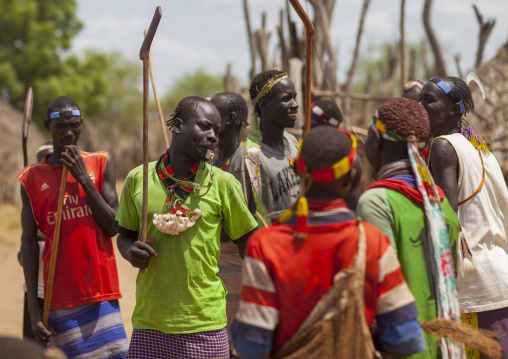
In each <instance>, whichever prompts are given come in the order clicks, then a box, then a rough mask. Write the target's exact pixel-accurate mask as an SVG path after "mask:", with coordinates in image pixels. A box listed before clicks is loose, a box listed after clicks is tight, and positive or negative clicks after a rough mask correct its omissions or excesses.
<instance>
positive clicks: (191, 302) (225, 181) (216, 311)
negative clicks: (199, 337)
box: [116, 162, 257, 334]
mask: <svg viewBox="0 0 508 359" xmlns="http://www.w3.org/2000/svg"><path fill="white" fill-rule="evenodd" d="M210 168H211V166H210V165H209V164H208V163H204V162H202V163H200V164H199V168H198V171H197V173H196V178H195V182H196V183H199V184H202V185H204V186H206V185H207V184H208V181H209V178H210ZM142 189H143V169H142V166H139V167H137V168H135V169H133V170H132V171H131V172H130V173H129V174H128V175H127V178H126V180H125V184H124V187H123V190H122V196H121V200H120V204H119V206H118V212H117V215H116V220H117V221H118V223H119V225H120V226H121V227H123V228H126V229H128V230H131V231H136V232H140V229H141V211H142V201H143V198H142V197H143V194H142V193H143V191H142ZM206 191H207V189H206V188H202V189H195V190H193V191H192V193H191V194H190V195H189V197H188V198H187V199H186V200H185V201H184V202H182V207H184V208H188V209H190V210H191V211H193V210H195V209H196V208H199V209H200V210H201V217H200V218H198V220H197V221H196V223H195V224H194V226H193V227H190V228H189V229H187V230H186V231H184V232H181V233H180V234H178V235H176V236H172V235H169V234H165V233H162V232H160V231H159V230H158V229H157V228H156V227H155V226H154V225H153V223H152V220H153V215H154V213H158V214H160V213H161V212H162V209H163V206H164V203H165V201H166V196H167V195H168V194H169V190H168V189H167V188H166V187H165V186H164V184H163V183H162V181H161V180H160V179H159V177H158V176H157V173H156V171H155V162H151V163H149V165H148V230H147V238H150V237H152V236H155V237H156V242H155V244H154V245H153V248H154V250H155V251H156V252H157V257H153V258H152V259H151V262H150V265H149V267H148V268H147V269H146V270H145V272H144V273H140V274H138V277H137V279H136V307H135V308H134V313H133V316H132V322H133V327H134V328H135V329H153V330H158V331H161V332H163V333H167V334H173V333H175V334H176V333H178V334H183V333H196V332H203V331H208V330H218V329H222V328H224V327H225V326H226V324H227V320H226V300H225V296H226V288H225V286H224V284H223V283H222V281H221V280H220V279H219V278H218V277H217V272H218V271H219V268H218V266H217V261H218V259H219V256H220V232H221V228H222V226H224V228H225V230H226V231H227V232H228V234H229V236H230V237H231V238H232V239H233V240H235V239H238V238H239V237H241V236H243V235H244V234H246V233H248V232H250V231H251V230H253V229H254V228H256V226H257V223H256V220H255V219H254V218H253V217H252V215H251V214H250V212H249V210H248V208H247V205H246V204H245V200H244V198H243V192H242V188H241V186H240V183H239V182H238V181H237V180H236V179H235V178H234V177H233V176H232V175H230V174H229V173H226V172H224V171H222V170H220V169H218V168H214V169H213V184H212V185H211V187H210V189H209V190H208V192H207V193H206V195H204V196H203V197H197V196H199V195H203V194H204V193H205V192H206Z"/></svg>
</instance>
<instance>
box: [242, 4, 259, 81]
mask: <svg viewBox="0 0 508 359" xmlns="http://www.w3.org/2000/svg"><path fill="white" fill-rule="evenodd" d="M243 14H244V17H245V24H246V26H247V35H248V39H249V47H250V61H251V65H252V67H251V69H250V78H251V80H252V79H253V78H254V76H256V45H255V44H254V34H253V33H252V29H251V27H250V15H249V4H248V3H247V0H243Z"/></svg>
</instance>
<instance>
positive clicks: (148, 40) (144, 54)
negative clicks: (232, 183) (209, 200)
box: [139, 6, 162, 243]
mask: <svg viewBox="0 0 508 359" xmlns="http://www.w3.org/2000/svg"><path fill="white" fill-rule="evenodd" d="M161 16H162V10H161V7H160V6H157V8H156V9H155V14H154V15H153V18H152V22H151V23H150V27H149V28H148V33H147V34H146V36H145V39H144V40H143V44H142V45H141V49H140V50H139V58H140V59H141V60H142V61H143V209H142V218H141V241H142V242H143V243H146V231H147V228H148V221H147V220H148V218H147V215H148V72H149V67H150V66H149V62H150V61H149V60H150V46H151V45H152V41H153V37H154V35H155V31H157V26H159V21H160V20H161Z"/></svg>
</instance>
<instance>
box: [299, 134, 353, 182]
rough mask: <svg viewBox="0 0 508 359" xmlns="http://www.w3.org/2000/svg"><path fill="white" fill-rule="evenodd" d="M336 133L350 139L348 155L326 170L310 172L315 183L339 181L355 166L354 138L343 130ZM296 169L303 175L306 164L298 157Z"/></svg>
mask: <svg viewBox="0 0 508 359" xmlns="http://www.w3.org/2000/svg"><path fill="white" fill-rule="evenodd" d="M337 130H338V131H341V132H344V133H345V134H347V135H348V136H349V138H350V139H351V151H349V153H348V155H347V156H346V157H344V158H342V159H341V160H340V161H338V162H337V163H335V164H333V165H331V166H330V167H326V168H319V169H315V170H310V172H311V173H312V178H313V180H314V181H315V182H330V181H333V180H335V179H339V178H341V177H342V176H344V175H345V174H346V173H348V172H349V171H351V168H353V165H354V164H355V157H356V137H355V136H354V135H353V134H351V133H350V132H348V131H345V130H343V129H337ZM296 168H297V169H298V171H299V172H300V173H305V171H306V170H307V164H306V163H305V162H304V161H303V159H302V156H301V155H298V158H297V159H296Z"/></svg>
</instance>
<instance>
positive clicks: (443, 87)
mask: <svg viewBox="0 0 508 359" xmlns="http://www.w3.org/2000/svg"><path fill="white" fill-rule="evenodd" d="M429 81H432V82H434V83H435V84H436V85H437V86H438V87H439V88H440V89H441V90H443V92H444V93H445V94H447V95H448V97H450V98H451V100H452V101H453V102H455V103H458V104H459V105H460V114H461V115H462V114H463V113H464V110H465V109H466V108H465V106H464V102H462V100H461V99H460V98H459V96H457V95H455V92H453V91H452V89H451V88H450V86H448V85H447V84H446V83H445V82H444V81H443V80H441V79H438V78H435V77H433V78H431V79H430V80H429Z"/></svg>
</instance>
